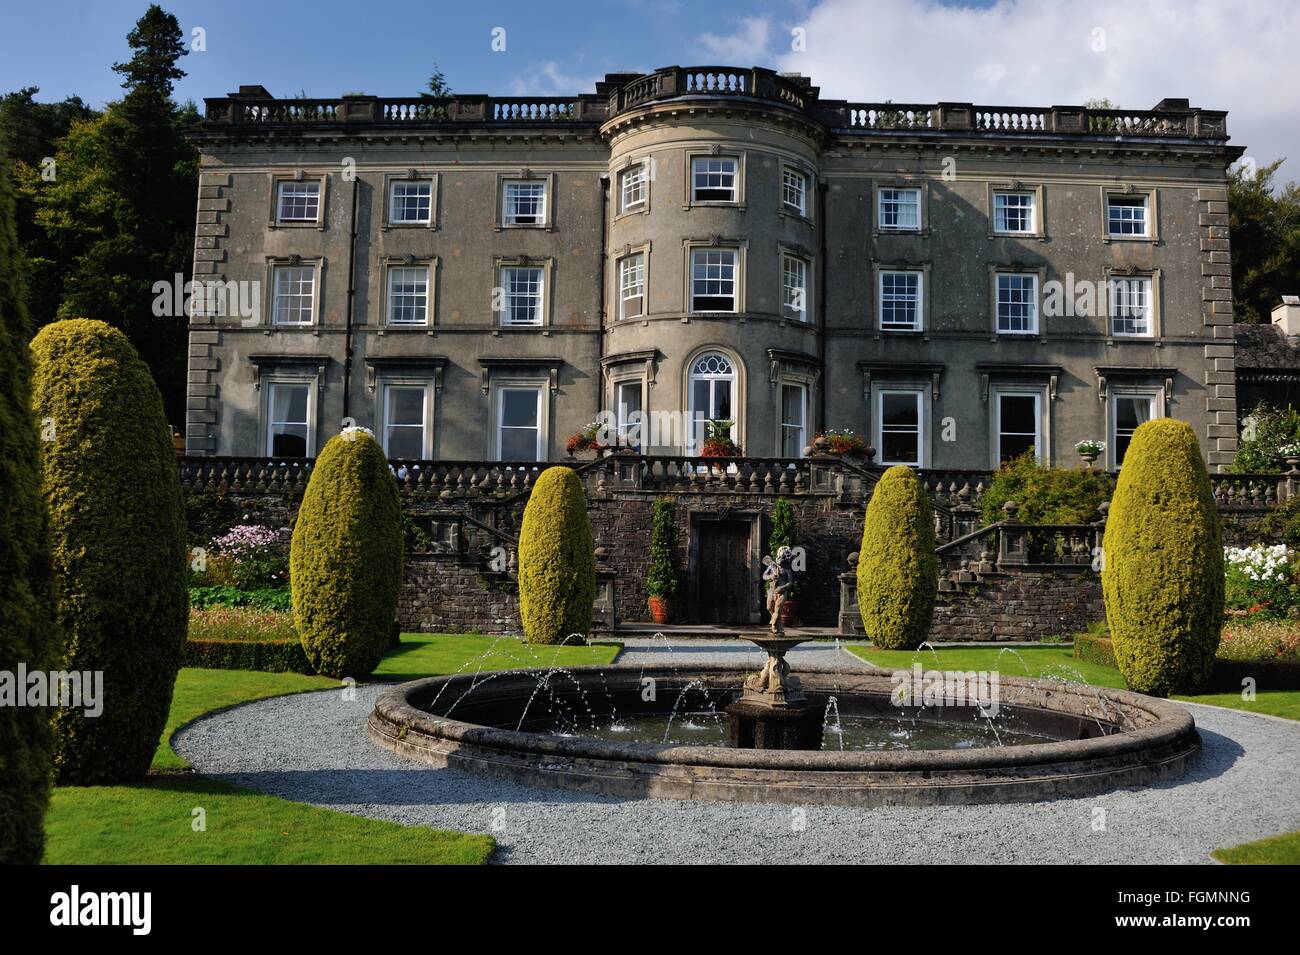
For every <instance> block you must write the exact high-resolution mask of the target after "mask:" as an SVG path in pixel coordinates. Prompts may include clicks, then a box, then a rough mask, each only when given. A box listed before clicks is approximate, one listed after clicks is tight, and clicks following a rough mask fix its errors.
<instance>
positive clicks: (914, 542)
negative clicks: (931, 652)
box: [858, 466, 939, 650]
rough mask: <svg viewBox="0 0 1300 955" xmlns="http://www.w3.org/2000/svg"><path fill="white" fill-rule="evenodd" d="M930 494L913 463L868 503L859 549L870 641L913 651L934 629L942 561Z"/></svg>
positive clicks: (886, 479) (862, 606)
mask: <svg viewBox="0 0 1300 955" xmlns="http://www.w3.org/2000/svg"><path fill="white" fill-rule="evenodd" d="M934 548H935V538H934V512H933V510H932V509H931V507H930V498H929V496H928V495H927V494H926V492H925V488H923V487H922V486H921V482H920V481H919V480H917V477H916V473H915V472H914V471H913V470H912V469H911V468H908V467H902V466H896V467H892V468H890V469H889V470H888V471H886V472H885V473H884V475H882V476H881V478H880V480H879V481H878V482H877V483H876V488H875V490H874V491H873V492H872V494H871V501H870V502H869V503H868V504H867V516H866V519H865V521H864V522H863V527H862V547H861V549H860V550H859V551H858V609H859V610H860V611H861V613H862V625H863V626H864V627H865V628H866V631H867V636H868V637H870V638H871V642H872V643H874V644H875V645H876V646H877V647H880V648H881V649H883V650H914V649H916V648H917V647H918V646H920V645H921V643H922V642H923V641H924V640H925V638H926V636H927V635H928V634H929V632H930V620H931V618H932V617H933V615H934V598H935V592H936V591H937V590H938V586H939V564H938V560H937V558H936V557H935V552H934Z"/></svg>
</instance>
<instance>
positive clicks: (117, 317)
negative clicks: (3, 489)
mask: <svg viewBox="0 0 1300 955" xmlns="http://www.w3.org/2000/svg"><path fill="white" fill-rule="evenodd" d="M128 42H130V44H131V46H132V49H133V50H134V51H135V55H134V56H133V57H132V58H131V60H129V61H128V62H127V63H122V64H118V66H117V67H115V69H117V70H118V72H120V73H122V74H123V75H124V76H125V77H126V79H125V80H124V82H123V86H125V87H126V88H127V90H128V92H127V94H126V95H125V96H124V97H123V98H122V99H121V100H119V101H117V102H114V103H110V104H109V105H108V107H107V109H106V111H105V112H104V114H103V115H102V116H99V117H96V118H94V119H87V120H74V121H73V122H72V124H71V126H70V128H69V131H68V134H67V135H66V136H65V137H63V139H61V140H60V141H59V143H58V146H57V149H56V151H55V154H54V158H55V163H56V169H57V179H56V181H54V182H45V181H43V180H42V179H41V178H40V176H39V174H38V171H37V170H35V169H32V168H30V167H28V168H27V169H25V170H23V171H22V172H20V179H21V183H22V191H23V193H24V194H25V195H26V196H28V197H29V198H30V199H31V201H32V202H33V204H34V206H35V222H36V224H37V225H38V226H39V227H40V228H41V229H43V230H44V231H45V233H46V237H47V241H48V246H49V254H48V255H47V256H44V257H40V258H37V259H35V260H34V262H33V272H34V278H35V280H36V282H37V284H38V285H41V284H42V283H50V282H52V281H53V280H54V279H56V278H58V279H61V281H62V285H63V301H62V303H61V305H60V306H59V309H58V315H59V317H63V318H68V317H85V318H91V319H98V320H100V321H104V322H107V323H108V324H110V325H113V326H115V327H117V328H120V329H121V330H122V331H123V332H125V333H126V335H127V338H128V339H129V340H130V341H131V343H132V344H133V345H134V346H135V348H136V350H137V351H138V352H139V354H140V357H141V358H143V359H144V361H145V363H146V364H147V365H148V366H149V369H150V371H151V372H152V374H153V377H154V380H155V381H156V382H157V383H158V386H159V388H160V390H161V391H162V393H163V398H164V404H165V408H166V412H167V416H168V419H169V420H170V421H171V422H172V423H173V424H174V425H176V426H180V425H182V424H183V422H184V417H185V371H186V352H187V348H186V340H187V330H186V317H185V316H184V315H174V316H155V315H154V314H153V304H154V297H155V296H154V293H153V284H154V283H155V282H158V281H172V280H173V277H174V276H175V275H176V274H178V273H179V274H180V275H181V276H182V279H181V281H184V280H185V277H186V275H187V274H188V273H189V271H190V263H191V259H192V256H193V239H192V236H193V233H194V196H195V193H196V189H197V176H198V157H197V154H196V153H195V151H194V148H193V147H192V146H191V145H190V144H189V142H188V141H187V139H186V132H187V130H189V129H190V128H192V126H193V125H194V124H195V123H196V122H197V121H198V114H197V112H196V111H195V109H194V108H193V106H190V105H187V106H185V107H181V106H178V105H177V104H176V103H175V102H173V101H172V100H171V99H170V93H171V89H172V81H173V80H174V79H175V78H176V77H178V76H180V75H183V74H182V73H181V71H180V70H179V68H177V67H176V61H177V59H179V57H180V56H181V55H183V54H184V52H185V50H184V48H183V46H181V44H180V27H179V25H178V24H177V23H176V18H175V17H173V16H172V15H171V14H168V13H164V12H163V11H161V10H160V8H158V7H157V6H152V7H150V8H149V11H148V12H146V14H145V15H144V17H142V18H141V19H140V21H139V23H137V25H136V28H135V29H134V30H133V31H132V32H131V35H130V36H129V38H128Z"/></svg>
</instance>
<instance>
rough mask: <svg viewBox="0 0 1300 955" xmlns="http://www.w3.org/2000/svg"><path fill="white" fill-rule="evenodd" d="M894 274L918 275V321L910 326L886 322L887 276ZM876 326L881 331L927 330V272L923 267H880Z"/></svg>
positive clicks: (877, 277)
mask: <svg viewBox="0 0 1300 955" xmlns="http://www.w3.org/2000/svg"><path fill="white" fill-rule="evenodd" d="M893 275H910V276H915V277H916V321H915V322H913V323H912V324H911V325H910V326H904V325H900V324H897V323H894V324H890V325H886V324H885V278H886V277H887V276H893ZM876 328H877V330H879V331H881V332H920V331H924V330H925V272H924V270H922V269H880V270H879V272H878V273H877V276H876Z"/></svg>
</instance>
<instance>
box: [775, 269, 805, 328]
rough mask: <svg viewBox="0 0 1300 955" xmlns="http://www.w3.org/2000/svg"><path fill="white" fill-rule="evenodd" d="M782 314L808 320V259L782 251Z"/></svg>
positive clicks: (784, 316)
mask: <svg viewBox="0 0 1300 955" xmlns="http://www.w3.org/2000/svg"><path fill="white" fill-rule="evenodd" d="M781 316H782V318H793V319H797V320H798V321H801V322H806V321H808V260H807V259H805V258H804V257H803V256H800V255H795V254H794V253H793V252H782V253H781Z"/></svg>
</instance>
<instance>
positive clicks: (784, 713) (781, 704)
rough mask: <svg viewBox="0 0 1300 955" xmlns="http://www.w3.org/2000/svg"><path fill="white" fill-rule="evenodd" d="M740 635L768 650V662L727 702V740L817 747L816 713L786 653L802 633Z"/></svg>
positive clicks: (740, 745)
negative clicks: (792, 672) (738, 697)
mask: <svg viewBox="0 0 1300 955" xmlns="http://www.w3.org/2000/svg"><path fill="white" fill-rule="evenodd" d="M740 636H741V637H743V638H744V639H746V640H748V641H749V642H750V643H753V644H755V645H756V646H758V647H759V648H761V649H763V650H766V651H767V663H765V664H764V665H763V669H762V670H760V671H759V672H758V673H756V674H754V675H753V676H750V677H749V678H748V679H747V680H745V683H744V686H743V688H742V689H741V694H740V699H739V700H737V701H736V702H734V703H732V704H731V705H730V706H728V707H727V711H726V712H727V738H728V744H729V745H730V746H732V747H735V748H737V749H821V744H822V718H821V714H820V713H818V712H817V711H816V709H815V708H814V707H813V706H812V705H811V704H810V703H809V702H808V700H807V698H806V697H805V696H804V692H803V686H802V685H801V684H800V682H799V678H798V677H797V676H794V675H793V674H791V673H790V664H788V663H786V662H785V655H786V653H787V652H788V651H789V650H791V649H793V648H794V647H797V646H798V645H799V644H801V643H804V642H805V641H806V638H804V637H800V636H794V635H792V634H768V633H762V634H757V633H755V634H749V633H742V634H740Z"/></svg>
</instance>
